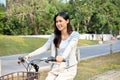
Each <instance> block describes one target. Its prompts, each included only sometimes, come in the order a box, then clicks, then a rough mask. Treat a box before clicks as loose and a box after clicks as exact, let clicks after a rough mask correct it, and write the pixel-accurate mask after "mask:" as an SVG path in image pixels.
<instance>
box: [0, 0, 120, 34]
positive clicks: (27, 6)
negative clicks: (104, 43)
mask: <svg viewBox="0 0 120 80" xmlns="http://www.w3.org/2000/svg"><path fill="white" fill-rule="evenodd" d="M64 1H65V0H64ZM1 8H2V9H3V8H4V7H3V6H2V7H0V9H1ZM60 11H68V12H69V14H70V15H71V16H70V18H71V24H72V25H73V26H74V29H75V30H76V31H78V32H80V33H103V32H104V33H107V34H108V33H111V34H114V35H118V34H119V33H120V27H119V26H120V1H118V0H105V1H104V0H70V1H69V2H63V0H32V1H29V0H26V1H18V0H10V1H9V4H7V9H6V11H5V14H4V13H3V10H2V11H0V25H1V26H0V34H10V35H21V34H22V35H23V34H50V33H52V32H53V24H54V23H53V17H54V15H55V14H56V13H57V12H60ZM1 12H2V15H1Z"/></svg>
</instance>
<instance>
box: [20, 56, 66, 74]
mask: <svg viewBox="0 0 120 80" xmlns="http://www.w3.org/2000/svg"><path fill="white" fill-rule="evenodd" d="M18 60H19V61H18V64H20V63H25V62H26V63H27V64H28V67H29V64H30V65H31V66H33V67H34V69H35V71H36V72H38V70H39V66H38V65H37V64H35V63H34V62H32V61H34V60H32V61H30V62H29V61H28V60H27V59H26V58H25V57H18ZM38 61H39V62H40V61H45V62H46V63H49V62H56V58H55V57H52V56H50V57H48V58H46V59H39V60H38ZM63 62H66V61H65V60H63ZM28 67H27V68H26V69H27V71H28Z"/></svg>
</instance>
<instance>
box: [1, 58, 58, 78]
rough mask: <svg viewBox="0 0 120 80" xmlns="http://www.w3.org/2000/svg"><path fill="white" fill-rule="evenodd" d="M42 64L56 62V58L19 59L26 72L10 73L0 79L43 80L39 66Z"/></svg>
mask: <svg viewBox="0 0 120 80" xmlns="http://www.w3.org/2000/svg"><path fill="white" fill-rule="evenodd" d="M40 62H45V63H49V62H52V63H54V62H56V59H55V58H54V57H48V58H42V59H33V60H27V59H25V57H19V58H18V64H22V65H23V66H24V67H25V69H26V71H19V72H14V73H9V74H6V75H3V76H1V77H0V80H41V79H40V71H39V65H38V63H40Z"/></svg>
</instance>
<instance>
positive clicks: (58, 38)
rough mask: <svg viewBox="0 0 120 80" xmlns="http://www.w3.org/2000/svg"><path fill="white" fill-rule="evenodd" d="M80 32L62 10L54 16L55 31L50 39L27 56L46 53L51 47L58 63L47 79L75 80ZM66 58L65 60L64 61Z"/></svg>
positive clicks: (52, 54)
mask: <svg viewBox="0 0 120 80" xmlns="http://www.w3.org/2000/svg"><path fill="white" fill-rule="evenodd" d="M78 40H79V33H78V32H76V31H73V28H72V26H71V24H70V18H69V15H68V13H67V12H60V13H58V14H56V15H55V17H54V33H52V34H51V36H50V38H49V39H48V41H47V42H46V43H45V44H44V45H43V46H42V47H41V48H38V49H37V50H35V51H33V52H31V53H30V54H28V55H26V56H25V57H26V58H27V59H28V58H30V57H32V56H35V55H38V54H41V53H44V52H45V51H47V50H48V49H49V48H50V49H51V56H53V57H55V59H56V63H55V64H54V65H53V66H52V68H51V70H50V71H49V72H48V76H47V77H46V80H73V79H74V77H75V75H76V73H77V60H76V49H77V43H78ZM63 60H65V62H63Z"/></svg>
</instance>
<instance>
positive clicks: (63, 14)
mask: <svg viewBox="0 0 120 80" xmlns="http://www.w3.org/2000/svg"><path fill="white" fill-rule="evenodd" d="M57 16H61V17H63V18H64V19H65V20H69V23H68V24H67V33H68V34H69V35H70V34H71V33H72V31H73V28H72V26H71V24H70V18H69V15H68V13H67V12H60V13H58V14H56V15H55V16H54V34H55V38H54V44H55V47H56V48H59V45H60V42H61V31H59V30H58V28H57V27H56V17H57Z"/></svg>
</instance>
